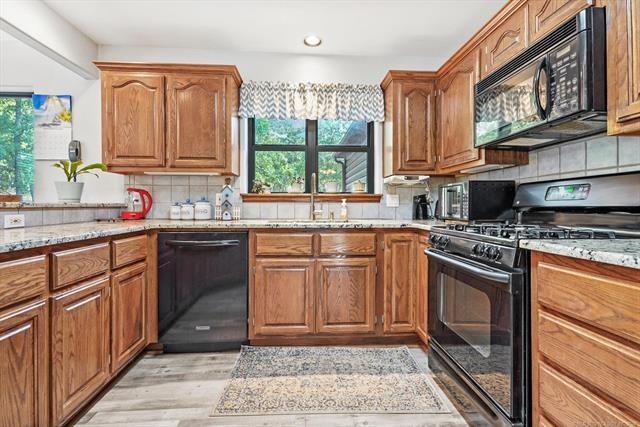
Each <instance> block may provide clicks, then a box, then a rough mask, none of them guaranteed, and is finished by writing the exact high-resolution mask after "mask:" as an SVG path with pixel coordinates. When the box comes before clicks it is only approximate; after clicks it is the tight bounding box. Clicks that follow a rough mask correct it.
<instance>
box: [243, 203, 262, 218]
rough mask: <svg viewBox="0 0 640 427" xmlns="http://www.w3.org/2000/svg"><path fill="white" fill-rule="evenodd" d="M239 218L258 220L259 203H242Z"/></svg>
mask: <svg viewBox="0 0 640 427" xmlns="http://www.w3.org/2000/svg"><path fill="white" fill-rule="evenodd" d="M241 216H242V218H243V219H258V218H260V204H259V203H243V204H242V215H241Z"/></svg>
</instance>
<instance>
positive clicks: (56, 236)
mask: <svg viewBox="0 0 640 427" xmlns="http://www.w3.org/2000/svg"><path fill="white" fill-rule="evenodd" d="M435 224H437V222H435V221H429V222H425V223H418V222H413V221H402V220H372V221H367V220H357V221H353V222H347V223H340V222H335V223H329V222H317V223H308V222H295V221H282V222H277V221H264V220H256V221H251V220H245V221H240V222H238V221H229V222H224V221H170V220H167V221H162V220H146V221H131V222H127V223H109V222H104V223H98V222H83V223H73V224H59V225H57V226H40V227H26V228H16V229H4V230H0V253H10V252H17V251H21V250H26V249H34V248H39V247H45V246H52V245H59V244H64V243H71V242H78V241H82V240H91V239H98V238H103V237H111V236H117V235H120V234H128V233H137V232H141V231H149V230H180V229H184V230H196V229H202V230H209V229H210V230H251V229H336V230H340V229H347V230H362V229H385V228H387V229H412V230H419V231H429V230H430V229H431V226H432V225H435ZM60 228H62V230H60ZM66 228H72V230H69V231H67V230H66ZM29 233H31V234H32V235H31V236H29ZM3 239H4V240H6V241H5V242H2V240H3Z"/></svg>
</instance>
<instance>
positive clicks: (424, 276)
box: [416, 234, 429, 344]
mask: <svg viewBox="0 0 640 427" xmlns="http://www.w3.org/2000/svg"><path fill="white" fill-rule="evenodd" d="M428 247H429V240H428V235H427V234H420V235H418V244H417V252H416V263H417V267H416V268H417V270H416V271H417V272H418V274H417V276H418V278H417V283H416V288H417V291H416V295H417V297H416V298H417V304H416V307H417V308H416V310H417V313H416V333H417V334H418V337H419V338H420V339H421V340H422V342H423V343H425V344H427V341H428V337H429V336H428V333H427V331H428V328H427V319H428V316H427V310H428V304H429V301H428V284H429V264H428V260H427V256H426V255H425V253H424V251H425V250H427V248H428Z"/></svg>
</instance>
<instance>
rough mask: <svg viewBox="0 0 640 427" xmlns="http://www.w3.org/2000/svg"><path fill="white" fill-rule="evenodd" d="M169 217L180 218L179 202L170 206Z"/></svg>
mask: <svg viewBox="0 0 640 427" xmlns="http://www.w3.org/2000/svg"><path fill="white" fill-rule="evenodd" d="M169 219H180V203H176V204H175V205H172V206H171V209H170V210H169Z"/></svg>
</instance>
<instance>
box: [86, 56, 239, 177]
mask: <svg viewBox="0 0 640 427" xmlns="http://www.w3.org/2000/svg"><path fill="white" fill-rule="evenodd" d="M95 64H96V66H97V67H98V68H99V69H100V70H101V71H102V74H101V79H102V129H103V135H102V144H103V160H104V162H105V163H106V164H107V166H108V167H109V170H111V171H113V172H122V173H143V172H207V173H208V172H210V173H220V174H223V175H238V174H239V172H240V141H239V138H240V135H239V123H238V121H239V118H238V108H239V97H240V95H239V90H240V84H241V83H242V79H241V78H240V74H239V73H238V70H237V68H236V67H234V66H230V65H198V64H140V63H120V62H95Z"/></svg>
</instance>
